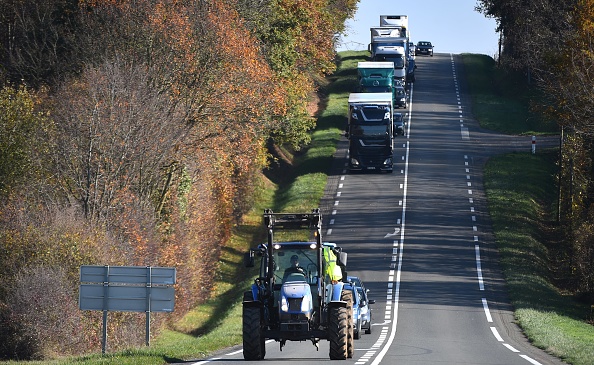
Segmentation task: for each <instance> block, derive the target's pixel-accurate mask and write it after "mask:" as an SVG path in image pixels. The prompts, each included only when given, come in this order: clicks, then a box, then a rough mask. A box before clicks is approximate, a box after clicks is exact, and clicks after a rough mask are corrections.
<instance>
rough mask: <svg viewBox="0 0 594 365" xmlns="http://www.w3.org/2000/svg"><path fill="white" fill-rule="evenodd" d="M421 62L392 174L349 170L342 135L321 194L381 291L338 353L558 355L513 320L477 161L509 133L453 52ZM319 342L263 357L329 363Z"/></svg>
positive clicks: (419, 359) (356, 267) (539, 360)
mask: <svg viewBox="0 0 594 365" xmlns="http://www.w3.org/2000/svg"><path fill="white" fill-rule="evenodd" d="M417 65H418V69H417V77H416V82H415V84H414V85H413V88H412V91H411V97H412V98H411V104H410V107H409V108H410V109H409V117H408V121H409V123H408V125H407V129H408V134H407V136H405V137H402V136H399V137H398V138H397V140H396V144H395V147H396V148H395V155H394V157H395V161H396V165H395V170H394V173H392V174H349V173H348V172H347V171H346V154H347V151H346V147H347V144H346V141H343V142H341V143H340V145H339V148H338V150H337V153H336V157H335V166H334V168H333V172H332V173H331V174H330V176H329V179H328V186H327V189H326V194H325V198H324V199H323V201H322V204H321V209H322V213H323V214H324V219H325V230H324V232H323V233H324V234H325V237H324V240H325V241H330V242H337V243H338V244H339V245H340V246H342V247H343V248H344V249H345V251H346V252H348V254H349V260H348V268H349V274H350V275H357V276H360V277H361V278H362V279H363V281H364V282H365V284H366V286H367V288H368V289H370V298H372V299H375V300H376V304H375V305H373V306H372V308H373V322H374V325H373V332H372V333H371V334H364V335H363V336H362V337H361V339H360V340H356V341H355V356H354V357H353V358H352V359H348V360H346V361H342V362H341V363H345V364H352V363H355V364H358V365H363V364H373V365H375V364H399V365H405V364H413V365H419V364H440V365H442V364H451V365H460V364H489V365H499V364H505V365H515V364H518V365H527V364H535V365H537V364H542V365H545V364H546V365H552V364H562V362H560V361H559V360H558V359H555V358H553V357H551V356H549V355H548V354H546V353H544V352H543V351H541V350H539V349H536V348H535V347H533V346H531V345H530V344H529V343H528V341H527V340H526V339H525V337H524V336H523V335H522V333H521V331H520V330H519V329H518V327H517V326H516V325H515V324H514V319H513V312H512V311H511V308H510V305H509V304H508V299H507V297H506V291H505V286H504V281H503V280H502V278H501V273H500V271H499V269H498V267H497V257H496V250H495V247H494V243H493V239H492V237H491V235H490V228H489V227H490V226H489V222H488V216H487V215H486V213H485V212H486V210H485V209H486V208H485V206H486V204H485V198H484V192H483V187H482V178H481V176H482V172H481V168H482V163H483V162H484V160H485V158H486V156H488V155H489V153H491V148H490V147H489V146H490V143H493V145H496V146H498V149H497V151H502V149H501V146H502V144H504V143H503V142H501V141H506V140H507V139H506V138H503V137H501V138H500V139H497V138H498V137H497V136H494V135H493V134H488V133H486V132H485V131H480V130H479V129H478V127H477V126H476V122H475V121H473V120H472V117H471V113H470V111H469V110H468V105H469V100H468V96H467V95H466V94H465V92H464V83H463V80H461V79H460V77H461V76H462V75H458V74H459V70H460V67H461V66H460V65H459V62H458V59H457V58H456V57H455V56H451V55H449V54H435V56H434V57H420V56H419V57H417ZM485 134H487V135H488V136H489V138H488V139H481V138H480V136H483V135H485ZM481 141H489V143H486V142H485V143H481ZM494 141H500V142H494ZM514 143H515V144H514V145H513V146H510V148H512V149H516V150H517V149H518V148H519V149H524V148H526V149H527V150H529V149H530V147H531V146H530V143H531V142H530V140H529V139H526V138H523V139H521V140H520V141H518V140H516V141H515V142H514ZM493 151H495V149H493ZM493 153H494V152H493ZM320 344H321V346H320V349H319V351H316V348H315V347H314V346H313V345H312V344H311V343H309V342H287V344H286V346H285V347H284V348H283V351H282V352H281V351H279V346H278V344H277V343H275V342H269V343H268V344H267V347H266V360H264V362H268V363H270V362H273V363H291V364H312V363H320V362H330V360H329V358H328V343H327V342H325V341H323V342H321V343H320ZM237 361H242V362H245V361H243V356H242V352H241V348H240V347H238V348H232V349H226V350H224V351H222V352H220V353H218V354H217V355H215V356H213V357H212V358H209V359H205V360H196V361H192V362H189V363H192V364H207V363H217V364H219V363H220V364H226V363H235V362H237ZM334 362H336V361H334ZM246 363H247V362H246ZM260 363H261V362H260Z"/></svg>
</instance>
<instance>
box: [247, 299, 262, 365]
mask: <svg viewBox="0 0 594 365" xmlns="http://www.w3.org/2000/svg"><path fill="white" fill-rule="evenodd" d="M265 355H266V343H265V338H264V336H263V334H262V309H261V308H260V307H245V306H244V307H243V358H244V359H245V360H263V359H264V356H265Z"/></svg>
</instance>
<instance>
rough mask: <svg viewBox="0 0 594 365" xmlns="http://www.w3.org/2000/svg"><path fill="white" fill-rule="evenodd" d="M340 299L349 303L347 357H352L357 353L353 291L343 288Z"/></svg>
mask: <svg viewBox="0 0 594 365" xmlns="http://www.w3.org/2000/svg"><path fill="white" fill-rule="evenodd" d="M340 300H342V301H343V302H346V303H347V315H348V321H347V334H348V335H347V357H348V358H352V357H353V356H354V355H355V324H354V318H353V292H352V291H350V290H343V291H342V293H341V294H340Z"/></svg>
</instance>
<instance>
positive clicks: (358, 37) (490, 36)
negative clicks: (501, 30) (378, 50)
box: [337, 0, 499, 57]
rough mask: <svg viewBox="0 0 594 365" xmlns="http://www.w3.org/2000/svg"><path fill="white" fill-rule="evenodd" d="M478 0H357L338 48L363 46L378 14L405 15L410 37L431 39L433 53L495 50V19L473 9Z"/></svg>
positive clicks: (483, 52) (367, 42) (412, 39)
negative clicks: (355, 10) (353, 13)
mask: <svg viewBox="0 0 594 365" xmlns="http://www.w3.org/2000/svg"><path fill="white" fill-rule="evenodd" d="M476 3H477V0H449V1H444V0H407V1H396V0H360V1H359V5H358V10H357V13H356V14H355V17H354V18H353V19H349V20H347V22H346V33H347V34H346V35H345V36H343V37H342V39H341V41H342V44H340V45H339V46H338V48H337V50H338V51H345V50H365V49H367V45H368V44H369V42H370V38H371V36H370V30H369V28H371V27H375V26H379V17H380V15H408V26H409V30H410V34H411V41H412V42H414V43H415V44H416V43H417V42H418V41H430V42H431V43H433V46H434V51H435V53H442V52H443V53H480V54H486V55H488V56H491V57H493V56H495V55H496V54H497V41H498V37H499V35H498V33H497V32H495V28H496V27H497V24H496V22H495V20H494V19H488V18H486V17H485V16H484V15H483V14H481V13H479V12H476V11H475V10H474V7H475V5H476Z"/></svg>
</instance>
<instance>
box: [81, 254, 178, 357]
mask: <svg viewBox="0 0 594 365" xmlns="http://www.w3.org/2000/svg"><path fill="white" fill-rule="evenodd" d="M80 282H81V284H80V291H79V308H80V309H81V310H100V311H103V338H102V343H101V352H102V353H103V354H105V348H106V343H107V312H108V311H119V312H145V313H146V345H147V346H149V345H150V321H151V312H173V307H174V304H175V303H174V302H175V290H174V288H173V285H174V284H175V282H176V270H175V268H173V267H151V266H90V265H85V266H81V267H80Z"/></svg>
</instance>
